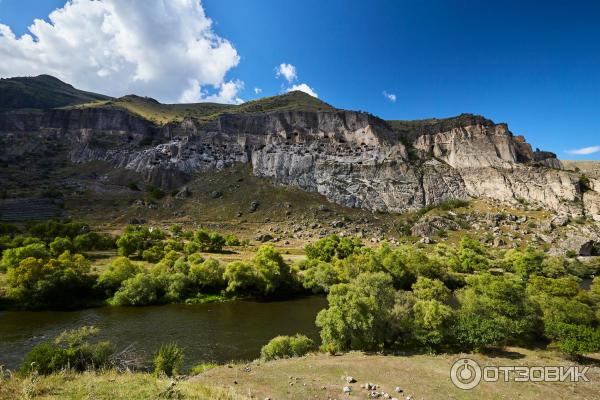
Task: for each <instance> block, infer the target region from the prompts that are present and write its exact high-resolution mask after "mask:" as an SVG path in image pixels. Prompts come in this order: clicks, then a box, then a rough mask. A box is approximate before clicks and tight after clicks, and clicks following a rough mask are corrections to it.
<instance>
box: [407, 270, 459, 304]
mask: <svg viewBox="0 0 600 400" xmlns="http://www.w3.org/2000/svg"><path fill="white" fill-rule="evenodd" d="M412 289H413V293H414V294H415V296H416V297H417V298H418V299H419V300H437V301H440V302H442V303H443V302H445V301H447V300H448V298H449V297H450V290H449V289H448V288H447V287H446V286H445V285H444V282H442V281H439V280H437V279H429V278H425V277H422V276H420V277H419V278H418V279H417V282H415V284H414V285H413V286H412Z"/></svg>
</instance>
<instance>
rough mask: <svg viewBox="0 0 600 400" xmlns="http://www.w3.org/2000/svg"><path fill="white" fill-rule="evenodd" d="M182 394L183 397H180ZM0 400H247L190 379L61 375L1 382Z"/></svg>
mask: <svg viewBox="0 0 600 400" xmlns="http://www.w3.org/2000/svg"><path fill="white" fill-rule="evenodd" d="M173 382H174V384H173ZM177 393H179V394H180V395H181V396H182V397H177ZM0 398H1V399H3V400H13V399H15V400H16V399H47V400H50V399H55V400H65V399H82V400H83V399H98V400H100V399H107V400H117V399H128V400H137V399H139V400H146V399H161V398H162V399H177V398H184V399H202V400H205V399H206V400H243V399H246V397H244V396H242V395H240V394H237V393H234V392H233V391H232V390H230V389H223V388H218V387H212V386H207V385H204V384H200V383H198V382H190V381H187V380H178V381H172V380H170V379H167V378H156V377H155V376H154V375H151V374H147V373H117V372H114V371H108V372H103V373H95V372H90V373H83V374H77V373H68V372H66V373H57V374H53V375H50V376H39V377H27V378H20V377H16V376H15V377H13V378H11V379H8V380H0Z"/></svg>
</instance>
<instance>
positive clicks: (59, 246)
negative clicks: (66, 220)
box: [49, 237, 73, 256]
mask: <svg viewBox="0 0 600 400" xmlns="http://www.w3.org/2000/svg"><path fill="white" fill-rule="evenodd" d="M49 247H50V251H51V252H52V254H53V255H54V256H59V255H61V254H62V253H64V252H65V251H73V243H72V242H71V240H70V239H69V238H66V237H57V238H55V239H54V240H53V241H52V242H51V243H50V245H49Z"/></svg>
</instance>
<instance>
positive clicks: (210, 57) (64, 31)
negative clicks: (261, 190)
mask: <svg viewBox="0 0 600 400" xmlns="http://www.w3.org/2000/svg"><path fill="white" fill-rule="evenodd" d="M48 19H49V22H46V21H44V20H41V19H36V20H35V21H34V22H33V24H32V25H31V26H30V27H29V31H30V34H25V35H23V36H20V37H17V36H15V34H14V33H13V32H12V31H11V29H10V27H8V26H6V25H3V24H0V59H1V60H2V62H1V63H0V76H1V77H10V76H26V75H38V74H51V75H54V76H56V77H58V78H59V79H62V80H64V81H66V82H68V83H71V84H73V85H74V86H75V87H78V88H81V89H85V90H91V91H97V92H100V93H105V94H109V95H112V96H122V95H125V94H128V93H136V94H139V95H144V96H151V97H154V98H157V99H158V100H161V101H164V102H172V101H181V100H185V101H201V100H211V101H213V100H215V99H218V100H219V101H224V102H237V101H239V98H238V96H237V92H238V91H239V90H240V89H241V87H243V83H241V82H240V81H226V80H225V75H226V74H227V72H228V71H229V70H230V69H231V68H233V67H235V66H236V65H238V63H239V60H240V57H239V55H238V53H237V51H236V49H235V48H234V47H233V45H232V44H231V43H230V42H229V41H227V40H226V39H223V38H221V37H219V36H218V35H217V34H216V33H215V32H214V31H213V30H212V21H211V20H210V19H209V18H208V17H207V16H206V14H205V13H204V9H203V8H202V5H201V4H200V1H199V0H145V1H144V2H143V4H142V3H141V2H136V1H134V0H100V1H90V0H71V1H69V2H67V4H65V6H64V7H63V8H59V9H57V10H55V11H53V12H52V13H51V14H50V15H49V17H48ZM210 87H212V88H213V90H214V91H218V93H217V94H213V95H208V94H207V88H210Z"/></svg>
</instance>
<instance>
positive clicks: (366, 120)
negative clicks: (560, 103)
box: [0, 94, 600, 219]
mask: <svg viewBox="0 0 600 400" xmlns="http://www.w3.org/2000/svg"><path fill="white" fill-rule="evenodd" d="M292 95H293V96H296V97H295V98H294V101H295V102H297V101H298V98H300V99H301V98H302V96H306V95H303V94H292ZM298 96H300V97H298ZM328 107H329V108H325V107H324V108H323V110H322V111H317V110H303V109H302V108H301V107H299V108H298V109H286V110H275V111H269V110H266V111H265V110H261V112H241V111H240V112H236V108H228V109H227V112H224V113H221V114H218V115H215V116H212V117H211V118H205V119H194V118H190V117H186V118H183V119H182V120H180V121H172V122H170V123H167V124H165V125H164V126H161V127H159V126H155V125H154V124H153V123H151V122H149V121H148V120H146V119H144V118H141V117H138V116H135V115H133V114H131V113H130V112H128V111H126V110H121V109H115V108H102V107H95V108H85V107H84V108H72V109H62V110H45V111H37V112H31V111H11V112H7V113H3V114H0V131H1V133H0V138H1V139H2V141H3V143H4V150H3V152H4V154H3V155H2V156H3V158H4V159H6V158H7V154H6V153H10V152H11V151H17V150H16V147H19V146H14V145H13V146H11V145H10V143H11V140H13V142H14V141H15V140H17V139H18V143H20V146H21V145H22V144H23V141H26V138H27V137H31V136H34V135H38V136H39V135H53V137H56V138H58V139H57V140H62V141H64V142H65V146H66V148H67V149H68V152H69V157H70V160H71V161H72V162H74V163H85V162H89V161H93V160H103V161H107V162H109V163H111V164H112V165H113V166H114V167H115V168H121V169H125V170H131V171H135V172H137V173H140V174H141V175H142V176H144V177H145V178H146V179H147V180H148V181H150V182H153V183H154V184H158V185H161V186H163V187H165V188H174V187H176V186H178V185H181V184H182V183H184V182H185V180H186V179H187V177H189V176H191V175H192V174H194V173H195V172H198V171H204V170H210V169H221V168H224V167H226V166H229V165H232V164H234V163H250V164H251V165H252V168H253V171H254V174H255V175H257V176H260V177H264V178H268V179H271V180H272V181H274V182H276V183H278V184H282V185H294V186H298V187H301V188H303V189H305V190H307V191H313V192H318V193H321V194H323V195H325V196H326V197H327V198H328V199H329V200H330V201H332V202H336V203H339V204H343V205H347V206H351V207H361V208H367V209H370V210H378V211H393V212H401V211H404V210H408V209H415V208H419V207H423V206H426V205H431V204H435V203H438V202H440V201H442V200H444V199H448V198H468V197H484V198H490V199H495V200H501V201H503V202H517V201H518V202H523V201H527V202H529V203H533V204H538V205H539V206H542V207H545V208H548V209H551V210H554V211H557V212H561V213H569V214H572V215H581V214H583V213H587V214H589V215H590V216H592V217H593V218H596V219H600V217H599V216H598V212H599V208H600V206H599V205H600V200H599V197H600V195H599V194H598V192H597V189H596V188H595V187H593V188H586V189H589V190H587V191H586V192H585V193H583V192H584V191H585V190H583V189H584V188H582V187H581V185H580V182H579V174H577V173H574V172H570V171H566V170H564V169H563V168H562V165H561V163H560V161H559V160H558V159H557V158H556V156H555V155H554V154H552V153H549V152H543V151H533V150H532V148H531V146H530V145H529V144H528V143H527V142H526V141H525V140H524V138H523V137H520V136H515V135H513V134H512V133H511V132H510V130H509V129H508V126H507V125H506V124H495V123H493V122H492V121H490V120H488V119H485V118H483V117H480V116H474V115H468V114H465V115H461V116H459V117H456V118H449V119H442V120H427V121H389V122H386V121H383V120H381V119H379V118H377V117H374V116H372V115H370V114H368V113H362V112H352V111H344V110H337V109H334V108H332V107H330V106H328ZM14 143H16V142H14ZM14 143H13V144H14ZM11 149H12V150H11ZM30 150H31V149H30Z"/></svg>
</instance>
